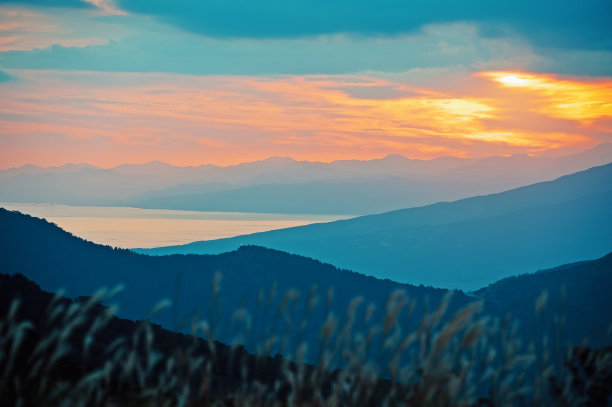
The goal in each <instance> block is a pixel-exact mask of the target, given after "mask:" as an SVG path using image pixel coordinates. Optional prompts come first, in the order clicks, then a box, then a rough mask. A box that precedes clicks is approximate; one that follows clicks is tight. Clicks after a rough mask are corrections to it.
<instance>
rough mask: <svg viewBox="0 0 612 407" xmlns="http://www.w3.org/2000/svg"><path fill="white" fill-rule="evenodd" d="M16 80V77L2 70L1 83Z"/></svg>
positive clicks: (0, 73) (0, 72)
mask: <svg viewBox="0 0 612 407" xmlns="http://www.w3.org/2000/svg"><path fill="white" fill-rule="evenodd" d="M14 79H15V77H14V76H13V75H9V74H7V73H6V72H4V71H1V70H0V83H2V82H8V81H12V80H14Z"/></svg>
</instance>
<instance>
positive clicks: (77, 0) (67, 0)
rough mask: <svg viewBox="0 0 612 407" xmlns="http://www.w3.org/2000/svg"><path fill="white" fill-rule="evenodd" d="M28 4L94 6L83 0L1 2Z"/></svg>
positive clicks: (75, 6)
mask: <svg viewBox="0 0 612 407" xmlns="http://www.w3.org/2000/svg"><path fill="white" fill-rule="evenodd" d="M7 3H8V4H28V5H33V6H44V7H70V8H93V7H94V6H93V5H92V4H90V3H87V2H85V1H83V0H0V4H7Z"/></svg>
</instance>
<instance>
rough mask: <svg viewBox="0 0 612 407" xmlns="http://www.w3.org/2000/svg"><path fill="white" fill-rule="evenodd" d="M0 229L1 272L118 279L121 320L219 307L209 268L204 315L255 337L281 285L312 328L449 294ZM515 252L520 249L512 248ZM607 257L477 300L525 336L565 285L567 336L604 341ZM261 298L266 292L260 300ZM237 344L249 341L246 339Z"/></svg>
mask: <svg viewBox="0 0 612 407" xmlns="http://www.w3.org/2000/svg"><path fill="white" fill-rule="evenodd" d="M0 226H1V228H0V269H1V270H2V271H3V272H6V273H9V274H15V273H22V274H24V275H25V276H27V277H28V278H30V279H32V280H34V281H36V282H37V283H38V284H40V285H41V286H42V287H43V289H45V290H51V291H56V290H58V289H59V288H65V289H67V290H68V292H67V294H68V295H70V296H72V297H77V296H81V295H90V294H92V293H93V292H95V291H96V290H97V289H98V288H100V287H102V286H105V287H112V286H115V285H116V284H124V285H125V290H124V291H123V292H121V293H119V294H118V296H117V297H116V300H117V302H118V303H119V304H120V306H121V308H120V313H119V315H120V316H122V317H126V318H130V319H141V318H143V317H144V316H145V315H147V313H148V312H149V310H150V307H151V306H152V304H155V303H157V302H158V301H159V300H161V299H163V298H170V299H172V300H173V301H174V302H175V307H174V308H172V309H166V310H164V311H162V312H160V313H159V314H158V315H157V317H156V319H155V321H156V322H158V323H161V324H162V325H163V326H165V327H167V328H175V327H176V326H177V323H179V322H181V319H182V317H184V316H189V315H193V313H194V312H196V311H197V310H201V311H202V312H205V313H206V314H205V315H208V316H210V312H211V310H214V309H215V307H216V306H217V305H218V304H216V303H215V305H214V306H213V307H211V298H210V293H211V290H212V286H213V284H212V280H213V276H214V274H215V273H216V272H222V273H223V278H222V281H221V291H220V296H219V299H220V300H221V305H222V309H223V312H222V314H219V315H217V314H214V315H213V317H215V318H213V319H217V320H223V319H226V320H230V319H231V316H232V313H233V311H234V310H235V309H237V308H238V307H240V306H244V307H246V308H247V309H248V310H249V311H250V312H251V313H252V314H253V321H254V326H253V331H254V336H253V337H252V340H253V341H254V342H257V341H259V340H261V339H262V335H264V334H265V333H264V332H262V331H261V329H264V328H262V327H270V326H273V325H274V324H278V321H276V322H275V318H276V317H275V315H276V314H275V312H274V311H273V310H274V309H276V307H278V306H279V305H280V304H281V302H282V301H283V296H284V295H285V293H286V292H288V291H289V290H290V289H296V290H298V291H299V292H301V293H302V295H301V297H300V298H299V299H296V300H295V302H294V303H293V304H294V305H293V306H294V307H295V309H294V311H292V312H293V314H292V315H293V317H294V321H293V322H294V324H297V323H298V322H299V321H300V320H301V319H302V318H304V317H306V316H307V317H308V319H309V320H308V322H309V326H312V327H320V326H321V324H322V323H323V321H324V319H325V318H326V316H327V313H328V312H330V311H331V312H333V313H334V314H335V315H338V316H340V317H342V316H343V315H345V314H346V310H347V306H348V304H349V303H350V302H351V300H353V298H354V297H356V296H362V297H363V298H364V300H365V301H364V302H365V304H364V305H362V307H361V308H360V315H363V311H364V310H365V308H366V306H367V304H370V303H372V304H374V305H375V306H376V309H375V311H374V314H373V315H372V318H374V320H375V319H376V318H381V315H384V311H385V305H384V304H385V303H386V300H387V299H388V296H389V294H391V293H392V292H394V291H395V290H398V289H401V290H404V291H405V292H406V293H407V295H408V298H410V299H411V300H414V301H415V309H414V315H415V318H413V319H412V320H411V321H410V322H409V323H411V324H418V323H419V322H420V319H421V317H422V315H423V312H424V310H425V308H428V309H429V310H432V309H434V308H435V307H437V305H438V304H439V303H440V302H441V301H442V298H443V297H444V296H445V295H446V294H447V293H448V290H442V289H434V288H429V287H422V286H421V287H416V286H412V285H407V284H400V283H396V282H393V281H389V280H378V279H375V278H373V277H367V276H364V275H361V274H358V273H354V272H350V271H346V270H339V269H337V268H335V267H333V266H330V265H327V264H323V263H321V262H319V261H316V260H312V259H308V258H304V257H301V256H296V255H290V254H287V253H283V252H278V251H276V250H270V249H265V248H261V247H253V246H250V247H242V248H240V249H239V250H237V251H235V252H229V253H223V254H220V255H187V256H184V255H173V256H153V257H151V256H145V255H140V254H136V253H133V252H131V251H129V250H123V249H113V248H111V247H108V246H100V245H96V244H93V243H90V242H87V241H84V240H82V239H80V238H78V237H75V236H72V235H70V234H69V233H66V232H64V231H63V230H61V229H60V228H58V227H57V226H55V225H53V224H50V223H48V222H47V221H45V220H42V219H38V218H33V217H30V216H28V215H23V214H20V213H18V212H10V211H6V210H4V209H0ZM515 255H516V256H520V253H515ZM611 258H612V257H611V256H607V257H605V258H604V259H601V260H598V261H593V262H583V263H580V264H575V265H568V266H564V267H559V268H557V269H553V270H550V271H548V272H541V273H536V274H534V275H525V276H520V277H518V278H515V279H507V280H502V281H500V282H499V283H497V284H493V285H491V286H489V287H487V288H485V289H482V290H479V291H478V292H477V293H476V297H480V298H483V299H484V300H485V307H484V312H485V313H489V314H491V315H493V316H504V315H506V314H508V313H509V314H511V315H515V316H517V317H519V318H520V319H521V320H523V321H524V323H523V328H525V331H524V334H525V335H527V336H529V335H532V334H534V333H533V332H531V328H532V327H533V323H532V321H533V317H534V316H533V310H534V303H535V299H536V298H537V296H538V295H539V294H540V293H541V292H542V291H543V290H548V291H549V293H550V295H551V298H552V296H554V295H557V294H558V292H559V286H560V285H561V284H566V286H567V293H568V294H567V300H566V304H565V309H564V310H565V311H568V316H567V324H566V330H567V335H566V337H567V338H572V339H573V340H574V341H575V342H576V341H579V340H581V339H582V338H583V337H584V336H587V335H588V336H590V337H591V339H592V340H593V342H592V343H595V344H597V345H599V344H603V343H607V342H606V339H605V338H606V336H605V332H604V331H605V329H606V328H607V326H608V325H609V323H611V322H612V320H611V316H610V312H609V311H607V310H610V309H612V308H611V307H608V305H609V304H610V296H609V295H608V293H607V288H609V287H610V281H611V280H612V271H611V270H610V261H611ZM582 270H586V271H584V273H585V274H584V277H585V279H584V280H580V278H581V276H582V275H583V274H581V273H583V271H582ZM568 276H569V277H568ZM274 283H276V284H277V286H276V289H275V290H276V293H277V295H276V296H275V297H270V295H271V290H270V288H271V287H272V285H273V284H274ZM515 283H516V284H515ZM313 284H316V285H317V286H318V293H319V304H320V306H319V307H318V308H317V309H316V310H315V311H314V312H312V313H310V314H305V312H306V311H305V309H306V308H307V303H308V301H309V295H310V294H308V292H309V290H310V288H311V286H312V285H313ZM512 284H515V285H514V286H513V285H512ZM526 286H528V287H527V288H525V287H526ZM570 286H571V287H570ZM329 287H334V290H335V294H334V300H333V301H332V302H331V303H330V304H329V305H324V304H325V303H326V301H327V300H326V296H327V292H328V289H329ZM521 287H523V288H521ZM261 290H264V291H263V294H264V298H265V299H266V300H263V303H262V299H261V298H259V294H260V291H261ZM267 298H270V301H269V302H268V301H267ZM310 298H311V297H310ZM475 300H476V298H475V297H474V296H468V295H465V294H463V293H461V292H455V293H454V296H453V299H452V301H451V303H450V305H449V310H448V312H447V314H453V313H454V312H455V311H457V310H458V309H459V308H460V307H462V306H465V305H466V304H468V303H471V302H473V301H475ZM290 302H291V301H290ZM264 303H265V304H264ZM262 304H263V305H262ZM550 309H551V312H550V313H549V314H546V315H545V317H546V318H547V321H548V323H547V324H548V325H551V324H552V322H551V321H552V320H553V316H554V315H553V314H554V313H553V312H552V311H555V312H556V311H557V310H558V309H559V308H558V307H556V308H555V306H554V304H553V306H552V307H551V308H550ZM595 310H599V313H598V315H596V316H594V317H593V318H587V317H583V318H581V317H580V315H581V314H583V315H584V314H585V313H587V314H589V315H590V313H592V312H595ZM606 321H607V322H606ZM221 325H222V324H221ZM219 328H223V329H224V330H225V331H223V332H222V336H223V337H224V338H226V340H232V339H234V337H233V335H234V332H231V330H230V329H229V327H228V326H224V327H223V326H220V327H219ZM317 329H318V328H317ZM317 332H318V331H317ZM313 334H314V331H312V332H310V335H313ZM244 344H245V345H246V346H252V345H253V343H250V342H248V341H246V342H245V343H244Z"/></svg>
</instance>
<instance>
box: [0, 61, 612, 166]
mask: <svg viewBox="0 0 612 407" xmlns="http://www.w3.org/2000/svg"><path fill="white" fill-rule="evenodd" d="M14 74H15V75H18V76H20V77H22V79H23V80H22V81H19V82H14V83H5V84H2V85H1V86H2V87H3V93H2V99H3V103H2V104H0V120H2V126H0V146H1V147H2V149H3V150H5V151H6V152H7V153H6V156H5V157H3V164H4V165H6V166H10V165H20V164H23V163H26V162H32V161H33V159H32V158H30V157H37V158H38V159H39V158H40V157H41V156H44V151H47V155H48V157H49V160H48V162H46V163H42V162H38V163H40V164H61V163H62V162H67V161H79V162H81V161H88V162H91V163H94V164H98V165H102V166H111V165H115V164H118V163H120V162H125V161H130V162H143V161H149V160H153V159H158V160H163V161H168V162H172V163H175V164H182V165H191V164H200V163H205V162H212V163H216V164H230V163H236V162H241V161H246V160H253V159H261V158H265V157H268V156H271V155H285V156H292V157H294V158H297V159H306V160H321V161H330V160H333V159H344V158H359V159H369V158H373V157H380V156H382V155H385V154H389V153H400V154H404V155H406V156H409V157H414V158H424V159H427V158H434V157H437V156H441V155H455V156H483V155H489V154H512V153H517V152H525V153H530V154H537V153H542V152H546V151H548V150H553V149H570V150H571V149H574V150H579V149H583V148H587V147H590V146H593V145H595V144H597V143H598V142H601V141H605V140H602V139H601V137H602V134H604V135H605V134H610V132H611V131H612V129H611V128H610V121H609V120H608V121H606V120H605V119H606V118H609V116H610V101H611V98H610V89H612V87H611V86H612V85H611V83H612V81H610V80H600V81H596V82H594V81H586V80H584V81H581V80H578V79H573V80H569V79H559V78H556V77H554V76H551V75H540V74H531V73H518V72H483V73H479V74H477V75H476V77H475V81H473V82H471V84H473V87H470V88H466V89H462V90H454V91H448V90H446V91H445V89H435V88H432V87H429V88H423V87H419V86H418V84H410V83H400V82H397V81H390V80H385V79H381V78H377V77H372V76H355V75H344V76H276V77H240V76H233V77H222V76H189V75H174V74H136V73H100V72H53V71H16V72H14ZM465 79H466V80H471V79H470V78H469V77H466V78H465ZM49 135H55V136H54V137H55V138H53V140H54V143H53V144H44V143H43V144H41V145H44V149H45V150H44V151H43V150H40V151H38V152H37V153H36V154H34V150H36V149H37V148H41V149H42V148H43V147H37V145H34V143H33V142H32V140H36V139H39V140H45V139H50V138H49V137H50V136H49ZM89 140H93V141H91V143H94V141H95V148H93V147H88V146H89V144H88V143H90V141H89ZM11 148H13V149H14V150H15V151H19V154H11V153H10V149H11ZM28 151H30V152H31V153H28ZM75 155H77V156H75ZM5 159H6V160H8V161H6V162H5V161H4V160H5Z"/></svg>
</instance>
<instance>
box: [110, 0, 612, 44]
mask: <svg viewBox="0 0 612 407" xmlns="http://www.w3.org/2000/svg"><path fill="white" fill-rule="evenodd" d="M117 3H118V5H119V7H120V8H122V9H124V10H126V11H129V12H133V13H141V14H148V15H154V16H157V17H158V18H159V19H161V20H163V21H165V22H168V23H171V24H173V25H175V26H178V27H181V28H182V29H185V30H188V31H192V32H196V33H199V34H204V35H208V36H214V37H238V38H239V37H244V38H293V37H300V36H311V35H319V34H330V33H355V34H362V35H380V34H383V35H395V34H400V33H407V32H412V31H414V30H417V29H418V28H419V27H421V26H422V25H424V24H428V23H445V22H455V21H470V22H476V23H479V24H480V26H481V27H482V30H483V33H485V34H486V35H492V36H495V35H499V33H501V32H505V31H506V30H508V29H510V30H513V31H515V32H518V33H519V34H522V35H524V36H525V37H527V38H529V39H530V40H531V41H532V42H533V43H534V44H537V45H541V46H547V47H555V48H579V49H612V29H611V28H610V27H611V25H610V16H611V15H612V2H610V1H609V0H585V1H582V2H577V1H573V0H539V1H537V2H534V1H531V0H514V1H509V0H506V1H490V0H475V1H456V0H429V1H418V2H415V1H407V0H379V1H377V2H372V1H371V0H310V1H297V0H294V1H288V0H287V1H276V0H223V1H219V0H202V1H193V0H174V1H167V0H119V1H118V2H117Z"/></svg>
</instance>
